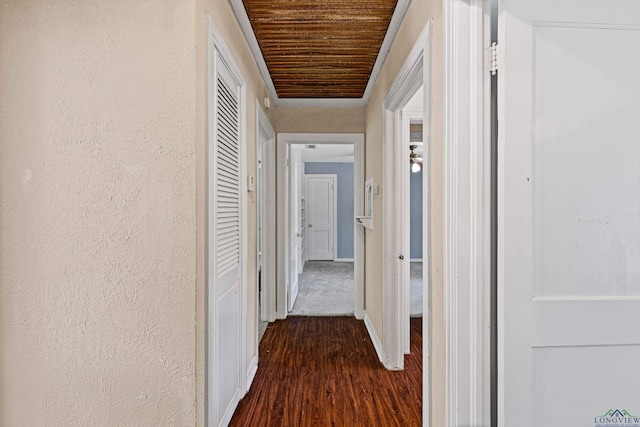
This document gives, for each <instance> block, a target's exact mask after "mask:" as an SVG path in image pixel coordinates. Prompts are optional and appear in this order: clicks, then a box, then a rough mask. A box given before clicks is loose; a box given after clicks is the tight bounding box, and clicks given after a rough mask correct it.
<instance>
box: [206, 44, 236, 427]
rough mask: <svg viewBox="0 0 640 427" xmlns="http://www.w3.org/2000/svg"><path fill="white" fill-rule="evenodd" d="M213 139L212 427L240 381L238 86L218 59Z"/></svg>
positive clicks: (227, 414) (229, 410) (227, 412)
mask: <svg viewBox="0 0 640 427" xmlns="http://www.w3.org/2000/svg"><path fill="white" fill-rule="evenodd" d="M216 60H217V61H216V64H215V69H216V70H217V73H216V81H215V93H214V95H213V96H214V99H215V103H214V104H213V109H212V110H210V111H211V114H213V115H214V119H213V123H212V138H210V144H211V145H210V146H209V156H210V157H209V236H208V239H209V242H208V244H209V248H210V253H209V272H208V273H209V274H208V280H209V285H208V286H209V313H211V317H210V325H209V327H210V329H211V330H212V332H213V336H212V340H211V342H210V345H211V346H212V348H210V351H211V356H212V357H210V359H209V365H210V366H209V368H210V369H211V370H212V376H211V377H210V381H211V382H212V384H210V387H213V388H214V391H215V392H214V393H213V396H212V397H213V401H211V402H209V404H210V405H213V406H214V408H212V409H213V417H214V419H213V423H212V424H213V425H216V426H217V425H226V424H227V423H228V422H229V420H230V419H231V416H232V415H233V412H234V411H235V408H236V406H237V404H238V401H239V400H240V393H241V391H240V381H241V371H242V365H241V357H240V354H241V341H240V340H241V330H240V327H241V301H240V296H241V293H240V277H241V276H240V275H241V272H240V256H241V250H240V249H241V248H240V242H241V230H240V217H241V201H240V198H241V197H242V194H241V192H240V179H241V178H240V172H239V164H240V161H241V158H240V155H239V153H240V146H239V139H240V123H239V95H240V88H239V86H238V85H237V84H236V83H235V82H234V80H233V78H232V77H231V74H230V73H229V71H228V70H227V69H226V67H225V64H224V63H223V62H222V61H221V60H220V58H219V57H216Z"/></svg>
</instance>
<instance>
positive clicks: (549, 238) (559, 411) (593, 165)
mask: <svg viewBox="0 0 640 427" xmlns="http://www.w3.org/2000/svg"><path fill="white" fill-rule="evenodd" d="M500 7H501V10H500V23H499V52H500V54H499V58H498V59H499V67H500V68H499V71H498V79H499V90H498V92H499V147H500V148H499V165H498V170H499V172H498V173H499V194H498V197H499V202H498V203H499V206H498V223H499V226H498V227H499V228H498V239H499V243H498V259H499V266H498V270H499V272H498V286H499V301H498V307H499V315H498V317H499V319H500V322H501V323H500V324H499V337H500V338H499V355H498V357H499V425H500V426H503V427H512V426H518V427H530V426H539V427H567V426H581V427H584V426H600V425H627V426H631V425H633V426H639V425H640V418H633V417H628V416H629V415H640V398H639V396H640V395H639V393H638V387H637V385H638V384H640V119H639V118H640V2H639V1H634V0H616V1H599V0H598V1H596V0H538V1H533V0H502V1H501V2H500ZM625 418H628V419H625ZM623 421H625V422H623Z"/></svg>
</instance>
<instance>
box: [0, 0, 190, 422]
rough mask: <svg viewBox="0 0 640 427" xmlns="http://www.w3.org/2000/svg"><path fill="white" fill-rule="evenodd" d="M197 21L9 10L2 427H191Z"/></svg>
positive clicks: (1, 42) (5, 5)
mask: <svg viewBox="0 0 640 427" xmlns="http://www.w3.org/2000/svg"><path fill="white" fill-rule="evenodd" d="M193 21H194V4H193V1H192V0H136V1H129V0H109V1H98V0H91V1H88V0H87V1H81V2H77V1H71V0H57V1H47V0H20V1H11V0H4V1H0V425H3V426H94V425H95V426H98V425H100V426H118V425H122V426H125V425H126V426H132V425H135V426H163V425H164V426H178V425H182V426H187V425H194V424H195V420H196V412H195V409H196V405H195V404H196V389H195V365H194V360H195V343H196V336H195V318H194V307H195V298H196V292H195V291H196V289H195V283H196V275H195V264H196V239H195V233H196V194H195V188H196V183H195V179H196V174H195V171H196V168H195V159H196V153H195V105H194V99H195V93H194V91H195V50H194V46H193V44H194V42H193V41H194V28H195V25H194V22H193Z"/></svg>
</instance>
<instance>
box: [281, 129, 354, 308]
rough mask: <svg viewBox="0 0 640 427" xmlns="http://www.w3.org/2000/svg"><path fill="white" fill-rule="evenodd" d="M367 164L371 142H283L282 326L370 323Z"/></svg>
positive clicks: (305, 138) (331, 137)
mask: <svg viewBox="0 0 640 427" xmlns="http://www.w3.org/2000/svg"><path fill="white" fill-rule="evenodd" d="M363 164H364V135H363V134H317V133H316V134H278V188H282V189H283V191H279V192H278V230H282V232H279V233H278V259H279V262H278V286H277V290H276V292H277V298H276V299H277V317H278V318H280V319H284V318H286V317H287V315H289V314H292V315H307V316H308V315H322V316H336V315H354V316H355V317H356V318H358V319H362V318H363V316H364V230H363V229H362V228H361V227H357V226H356V225H355V221H354V217H355V216H356V215H360V214H361V213H362V212H363V209H364V206H363V205H364V197H363V194H364V167H363Z"/></svg>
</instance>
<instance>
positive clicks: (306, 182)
mask: <svg viewBox="0 0 640 427" xmlns="http://www.w3.org/2000/svg"><path fill="white" fill-rule="evenodd" d="M303 176H304V188H305V194H306V196H307V197H306V198H307V220H308V218H309V216H308V215H309V210H310V207H311V203H309V199H310V197H309V178H314V177H315V178H324V177H331V178H333V186H334V188H333V260H334V261H335V260H337V259H338V175H337V174H335V173H305V174H303ZM354 231H355V230H354ZM305 244H306V245H307V259H308V256H309V229H307V239H306V243H305Z"/></svg>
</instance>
